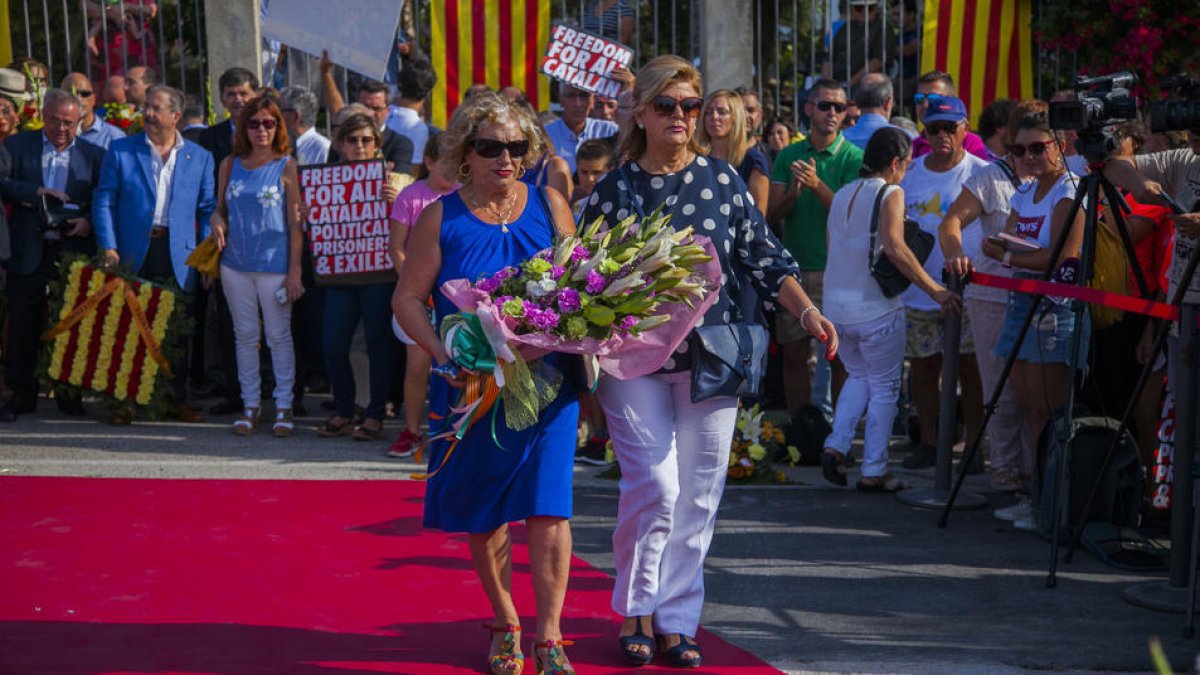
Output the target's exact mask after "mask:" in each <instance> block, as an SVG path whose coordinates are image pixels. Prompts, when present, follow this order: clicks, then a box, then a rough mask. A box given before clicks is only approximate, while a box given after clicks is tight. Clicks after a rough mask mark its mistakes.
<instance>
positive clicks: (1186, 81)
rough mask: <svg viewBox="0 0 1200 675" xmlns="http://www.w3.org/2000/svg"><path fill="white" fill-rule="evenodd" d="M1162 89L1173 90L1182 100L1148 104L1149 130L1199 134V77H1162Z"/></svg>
mask: <svg viewBox="0 0 1200 675" xmlns="http://www.w3.org/2000/svg"><path fill="white" fill-rule="evenodd" d="M1162 90H1163V91H1170V92H1175V93H1176V94H1178V95H1179V96H1180V97H1182V98H1183V100H1182V101H1154V102H1152V103H1151V104H1150V131H1153V132H1154V133H1161V132H1164V131H1191V132H1192V133H1197V134H1200V79H1197V78H1194V77H1189V76H1188V75H1184V74H1180V75H1172V76H1170V77H1166V78H1163V81H1162Z"/></svg>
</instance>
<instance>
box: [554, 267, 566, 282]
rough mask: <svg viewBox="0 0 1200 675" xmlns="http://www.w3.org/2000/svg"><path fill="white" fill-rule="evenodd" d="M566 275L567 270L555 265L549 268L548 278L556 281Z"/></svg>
mask: <svg viewBox="0 0 1200 675" xmlns="http://www.w3.org/2000/svg"><path fill="white" fill-rule="evenodd" d="M566 273H567V268H565V267H561V266H559V265H555V266H553V267H551V268H550V278H551V279H553V280H555V281H558V279H559V277H561V276H562V275H564V274H566Z"/></svg>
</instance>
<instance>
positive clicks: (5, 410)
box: [0, 403, 17, 424]
mask: <svg viewBox="0 0 1200 675" xmlns="http://www.w3.org/2000/svg"><path fill="white" fill-rule="evenodd" d="M16 421H17V411H16V410H13V405H12V404H11V403H5V404H3V405H0V423H4V424H11V423H12V422H16Z"/></svg>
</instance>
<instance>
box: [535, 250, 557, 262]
mask: <svg viewBox="0 0 1200 675" xmlns="http://www.w3.org/2000/svg"><path fill="white" fill-rule="evenodd" d="M551 255H553V254H552V253H551V252H550V250H549V249H547V250H545V251H538V253H537V255H536V256H534V257H535V258H541V259H542V260H550V256H551Z"/></svg>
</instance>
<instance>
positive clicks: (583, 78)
mask: <svg viewBox="0 0 1200 675" xmlns="http://www.w3.org/2000/svg"><path fill="white" fill-rule="evenodd" d="M632 62H633V50H632V49H630V48H629V47H626V46H625V45H623V44H621V43H620V42H614V41H613V40H609V39H607V38H602V37H600V36H599V35H592V34H591V33H588V32H586V31H582V30H579V29H578V28H569V27H567V26H564V25H562V24H559V25H557V26H555V27H554V30H553V31H551V32H550V42H549V43H547V44H546V55H545V56H543V57H542V73H543V74H545V75H547V76H549V77H552V78H554V79H556V80H558V81H560V82H565V83H567V84H569V85H571V86H572V87H575V88H576V89H582V90H584V91H590V92H592V93H593V94H598V95H600V96H603V97H605V98H616V97H617V94H620V93H621V83H620V82H617V81H616V80H614V79H612V71H613V70H614V69H615V68H617V67H618V66H624V67H626V68H628V67H629V64H630V63H632Z"/></svg>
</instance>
